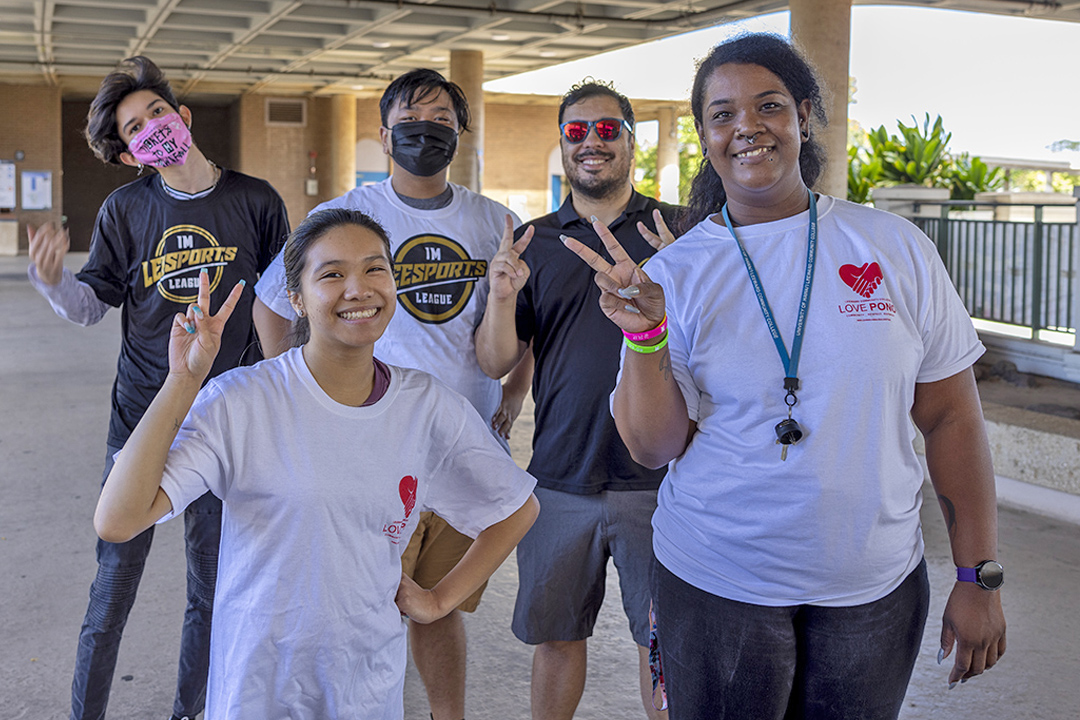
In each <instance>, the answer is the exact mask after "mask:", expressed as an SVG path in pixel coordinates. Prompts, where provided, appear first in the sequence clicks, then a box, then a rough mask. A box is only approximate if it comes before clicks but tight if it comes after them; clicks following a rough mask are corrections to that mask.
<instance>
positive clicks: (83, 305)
mask: <svg viewBox="0 0 1080 720" xmlns="http://www.w3.org/2000/svg"><path fill="white" fill-rule="evenodd" d="M26 275H27V277H28V278H29V279H30V285H32V286H33V288H34V289H35V290H37V291H38V293H40V294H41V296H42V297H44V298H45V299H46V300H48V301H49V305H51V306H52V309H53V312H55V313H56V314H57V315H59V316H60V317H62V318H64V319H65V320H69V321H71V322H73V323H75V324H76V325H82V326H83V327H87V326H89V325H93V324H95V323H98V322H100V321H101V318H103V317H105V313H106V312H108V310H109V307H110V306H109V304H108V303H105V302H102V301H101V300H100V299H99V298H98V296H97V295H96V294H95V293H94V289H93V288H91V287H90V286H89V285H87V284H86V283H84V282H82V281H81V280H79V279H77V278H76V277H75V274H74V273H73V272H71V271H70V270H68V269H67V268H64V274H63V276H62V277H61V279H60V282H59V284H57V285H47V284H46V283H45V282H43V281H42V279H41V278H40V277H38V274H37V267H36V266H35V265H34V264H33V263H31V264H30V267H29V268H27V270H26Z"/></svg>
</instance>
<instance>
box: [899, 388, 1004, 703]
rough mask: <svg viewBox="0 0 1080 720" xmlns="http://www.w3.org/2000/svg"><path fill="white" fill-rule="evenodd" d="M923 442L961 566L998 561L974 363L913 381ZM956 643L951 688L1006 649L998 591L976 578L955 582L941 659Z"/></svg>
mask: <svg viewBox="0 0 1080 720" xmlns="http://www.w3.org/2000/svg"><path fill="white" fill-rule="evenodd" d="M911 416H912V419H913V420H914V421H915V425H916V426H917V427H918V428H919V430H920V431H922V433H923V436H924V437H925V440H926V464H927V467H928V468H929V471H930V481H931V482H932V483H933V485H934V490H935V492H936V493H937V496H938V502H939V504H940V505H941V510H942V512H943V513H944V515H945V524H946V526H947V527H948V531H949V543H950V545H951V547H952V555H953V561H954V562H955V563H956V565H957V566H958V567H974V566H975V565H976V564H977V563H979V562H981V561H983V560H988V559H989V560H994V559H997V499H996V493H995V488H994V467H993V463H992V462H991V457H990V446H989V442H988V441H987V438H986V427H985V425H984V423H983V416H982V406H981V405H980V403H979V391H978V389H977V388H976V386H975V376H974V374H973V373H972V371H971V369H970V368H969V369H967V370H964V371H963V372H960V373H957V374H956V375H953V376H952V377H950V378H946V379H944V380H940V381H938V382H933V383H920V384H917V385H916V386H915V402H914V404H913V405H912V408H911ZM954 642H955V643H956V656H955V659H954V662H953V668H952V671H951V672H950V673H949V683H950V686H951V685H953V684H954V683H956V682H957V681H959V680H961V679H966V678H969V677H973V676H975V675H978V674H980V673H982V672H983V671H984V670H986V669H988V668H990V667H993V666H994V664H995V663H996V662H997V661H998V659H999V658H1000V657H1001V655H1003V654H1004V653H1005V616H1004V614H1003V612H1002V609H1001V593H1000V592H990V591H988V590H984V589H982V588H981V587H979V586H978V585H976V584H975V583H969V582H959V581H957V582H956V583H955V584H954V585H953V590H952V593H951V594H950V596H949V601H948V603H947V604H946V606H945V614H944V618H943V621H942V629H941V649H942V654H941V655H939V657H945V656H948V655H949V654H950V653H951V652H952V648H953V643H954Z"/></svg>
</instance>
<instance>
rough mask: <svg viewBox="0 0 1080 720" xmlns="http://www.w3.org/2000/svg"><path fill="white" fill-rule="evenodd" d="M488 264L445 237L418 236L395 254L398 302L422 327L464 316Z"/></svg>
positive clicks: (409, 240) (403, 245) (405, 243)
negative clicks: (476, 258) (423, 324)
mask: <svg viewBox="0 0 1080 720" xmlns="http://www.w3.org/2000/svg"><path fill="white" fill-rule="evenodd" d="M487 267H488V264H487V261H486V260H473V259H472V258H470V257H469V255H468V253H466V252H465V248H463V247H461V245H459V244H458V243H456V242H455V241H453V240H451V239H450V238H448V237H445V236H443V235H433V234H428V235H417V236H416V237H412V238H409V239H408V240H406V241H405V242H404V243H402V244H401V247H399V248H398V250H397V252H396V253H394V280H395V282H396V283H397V293H398V302H400V303H401V305H402V307H404V308H405V310H406V311H407V312H408V313H409V314H410V315H412V316H413V317H414V318H416V319H417V320H419V321H420V322H422V323H430V324H433V325H438V324H439V323H444V322H447V321H449V320H453V319H454V318H455V317H457V316H458V315H460V314H461V311H462V310H464V309H465V306H466V305H468V304H469V299H470V298H471V297H472V294H473V292H474V291H475V289H476V281H477V280H479V279H480V278H482V277H484V276H485V275H486V274H487Z"/></svg>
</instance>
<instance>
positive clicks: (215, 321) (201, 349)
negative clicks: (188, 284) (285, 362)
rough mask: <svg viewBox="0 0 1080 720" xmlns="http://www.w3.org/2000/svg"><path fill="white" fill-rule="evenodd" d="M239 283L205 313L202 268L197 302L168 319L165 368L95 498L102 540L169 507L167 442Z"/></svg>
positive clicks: (195, 389)
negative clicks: (158, 387) (213, 310)
mask: <svg viewBox="0 0 1080 720" xmlns="http://www.w3.org/2000/svg"><path fill="white" fill-rule="evenodd" d="M243 287H244V282H243V280H241V281H240V283H238V284H237V286H236V287H234V288H233V290H232V292H231V293H229V297H228V298H226V299H225V302H224V303H223V304H222V306H221V310H220V311H219V312H218V314H217V315H216V316H211V315H209V312H210V280H209V276H208V274H207V272H206V271H205V270H203V271H202V272H201V273H200V275H199V301H198V303H197V304H195V305H191V306H190V307H189V308H188V312H187V315H180V314H177V315H176V317H175V318H174V319H173V324H172V330H171V331H170V334H169V374H168V376H167V377H166V379H165V383H164V385H162V387H161V390H160V391H158V394H157V395H156V396H155V397H154V401H153V402H152V403H150V407H149V408H147V410H146V413H145V414H144V415H143V416H142V419H140V420H139V424H138V425H136V427H135V431H134V432H133V433H132V434H131V437H130V438H128V441H127V443H126V444H125V445H124V449H123V451H122V452H121V453H120V455H119V457H118V458H117V460H116V465H114V466H113V469H112V471H111V472H110V473H109V477H108V479H107V480H106V481H105V486H104V487H103V488H102V490H101V497H100V498H98V504H97V510H96V511H95V512H94V529H95V530H97V533H98V535H99V536H100V537H101V539H102V540H106V541H108V542H125V541H127V540H130V539H131V538H133V537H135V536H136V535H138V534H139V533H141V532H142V531H143V530H145V529H146V528H148V527H150V526H151V525H153V524H154V523H155V522H157V521H158V520H160V519H161V518H162V517H163V516H165V515H166V514H167V513H169V512H170V511H171V510H172V503H171V501H170V500H169V497H168V496H167V495H166V494H165V491H164V490H162V489H161V478H162V476H163V475H164V473H165V461H166V459H167V458H168V455H169V447H170V446H171V445H172V441H173V439H174V438H175V437H176V433H177V432H178V431H179V430H180V424H181V423H182V422H183V420H184V417H186V416H187V413H188V410H190V409H191V405H192V403H193V402H195V396H196V395H198V393H199V388H200V387H202V383H203V381H204V380H205V379H206V376H207V375H208V374H209V373H210V369H211V367H212V366H213V364H214V358H215V357H217V352H218V349H219V348H220V347H221V331H222V329H223V328H224V327H225V321H226V320H228V319H229V315H231V314H232V311H233V308H235V307H236V302H237V300H239V299H240V293H241V291H242V290H243ZM203 308H206V310H205V311H204V310H203ZM189 328H190V329H189Z"/></svg>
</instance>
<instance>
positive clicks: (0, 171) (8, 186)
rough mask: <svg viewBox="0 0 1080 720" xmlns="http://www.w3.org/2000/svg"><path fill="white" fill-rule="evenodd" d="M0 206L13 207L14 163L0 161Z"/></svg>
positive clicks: (12, 208)
mask: <svg viewBox="0 0 1080 720" xmlns="http://www.w3.org/2000/svg"><path fill="white" fill-rule="evenodd" d="M0 208H5V209H11V210H14V209H15V163H6V162H0Z"/></svg>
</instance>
